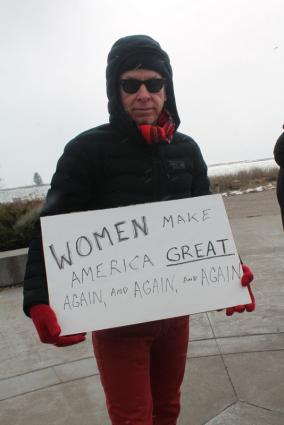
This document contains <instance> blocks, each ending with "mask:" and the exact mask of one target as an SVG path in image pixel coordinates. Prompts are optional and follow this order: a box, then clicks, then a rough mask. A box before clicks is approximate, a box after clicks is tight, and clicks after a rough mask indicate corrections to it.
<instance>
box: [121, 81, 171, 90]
mask: <svg viewBox="0 0 284 425" xmlns="http://www.w3.org/2000/svg"><path fill="white" fill-rule="evenodd" d="M165 81H166V80H165V79H164V78H150V79H149V80H136V79H134V78H131V79H128V80H120V86H121V87H122V89H123V91H125V93H129V94H133V93H136V92H137V91H138V90H139V89H140V87H141V85H142V84H145V86H146V88H147V90H148V92H150V93H158V92H159V91H160V90H161V89H162V87H163V86H164V84H165Z"/></svg>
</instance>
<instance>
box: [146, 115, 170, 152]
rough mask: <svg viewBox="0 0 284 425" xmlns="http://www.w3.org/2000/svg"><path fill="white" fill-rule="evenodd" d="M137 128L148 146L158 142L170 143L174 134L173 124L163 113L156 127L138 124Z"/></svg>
mask: <svg viewBox="0 0 284 425" xmlns="http://www.w3.org/2000/svg"><path fill="white" fill-rule="evenodd" d="M138 128H139V130H140V131H141V133H142V136H143V137H144V139H145V140H146V142H147V143H148V145H150V144H151V143H159V142H166V143H171V141H172V138H173V135H174V132H175V123H174V120H173V118H172V117H171V115H170V114H169V113H168V112H166V111H163V112H162V114H161V115H160V117H159V119H158V123H157V125H151V124H140V125H138Z"/></svg>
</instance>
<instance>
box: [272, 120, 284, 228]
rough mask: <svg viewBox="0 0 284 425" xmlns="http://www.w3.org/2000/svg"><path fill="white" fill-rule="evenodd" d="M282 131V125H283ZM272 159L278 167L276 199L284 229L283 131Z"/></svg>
mask: <svg viewBox="0 0 284 425" xmlns="http://www.w3.org/2000/svg"><path fill="white" fill-rule="evenodd" d="M283 130H284V124H283ZM274 159H275V162H276V163H277V164H278V165H279V167H280V169H279V173H278V178H277V192H276V193H277V199H278V203H279V206H280V211H281V217H282V225H283V229H284V131H283V133H282V134H281V136H280V137H279V138H278V140H277V142H276V144H275V147H274Z"/></svg>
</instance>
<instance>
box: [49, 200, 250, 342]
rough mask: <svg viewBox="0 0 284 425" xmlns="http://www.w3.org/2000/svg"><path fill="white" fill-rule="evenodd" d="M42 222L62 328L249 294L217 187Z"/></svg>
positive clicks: (175, 312) (91, 326) (205, 307)
mask: <svg viewBox="0 0 284 425" xmlns="http://www.w3.org/2000/svg"><path fill="white" fill-rule="evenodd" d="M41 226H42V235H43V248H44V257H45V265H46V273H47V281H48V291H49V300H50V305H51V306H52V308H53V309H54V310H55V312H56V314H57V317H58V320H59V323H60V326H61V328H62V335H67V334H71V333H78V332H82V331H85V332H87V331H92V330H98V329H104V328H110V327H116V326H122V325H127V324H134V323H140V322H147V321H152V320H158V319H163V318H168V317H176V316H182V315H187V314H193V313H199V312H204V311H210V310H215V309H220V308H224V307H228V306H233V305H237V304H247V303H249V302H250V297H249V294H248V291H247V289H246V288H243V287H242V286H241V284H240V277H241V275H242V271H241V265H240V260H239V256H238V253H237V250H236V246H235V243H234V239H233V236H232V232H231V228H230V225H229V222H228V218H227V214H226V211H225V207H224V204H223V200H222V197H221V195H209V196H201V197H197V198H188V199H180V200H174V201H166V202H155V203H150V204H140V205H133V206H128V207H121V208H112V209H106V210H97V211H86V212H79V213H71V214H62V215H56V216H49V217H42V218H41Z"/></svg>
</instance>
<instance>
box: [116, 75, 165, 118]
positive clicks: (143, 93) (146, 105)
mask: <svg viewBox="0 0 284 425" xmlns="http://www.w3.org/2000/svg"><path fill="white" fill-rule="evenodd" d="M151 78H162V76H161V74H159V73H158V72H156V71H151V70H149V69H133V70H130V71H126V72H124V73H123V74H122V75H121V76H120V79H121V80H127V79H137V80H149V79H151ZM120 96H121V103H122V106H123V108H124V110H125V112H127V114H128V115H130V116H131V118H132V119H133V120H134V121H135V122H136V123H137V124H156V123H157V120H158V118H159V116H160V114H161V112H162V110H163V107H164V103H165V101H166V100H167V98H166V91H165V86H163V87H162V88H161V90H160V91H158V92H157V93H151V92H149V91H148V90H147V87H146V86H145V84H142V85H141V86H140V88H139V89H138V91H137V92H136V93H133V94H131V93H126V92H125V91H124V90H123V88H122V87H121V88H120Z"/></svg>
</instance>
